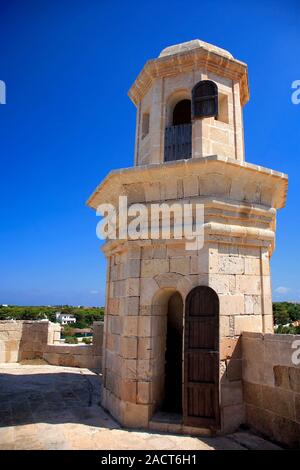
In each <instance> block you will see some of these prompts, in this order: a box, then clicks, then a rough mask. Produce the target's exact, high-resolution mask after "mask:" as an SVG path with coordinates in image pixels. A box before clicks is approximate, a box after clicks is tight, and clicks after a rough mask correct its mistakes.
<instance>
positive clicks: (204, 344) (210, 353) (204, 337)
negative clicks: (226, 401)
mask: <svg viewBox="0 0 300 470" xmlns="http://www.w3.org/2000/svg"><path fill="white" fill-rule="evenodd" d="M183 418H184V424H186V425H189V426H213V427H218V425H219V298H218V295H217V294H216V292H215V291H214V290H213V289H211V288H210V287H207V286H198V287H195V288H194V289H193V290H192V291H191V292H190V293H189V294H188V296H187V298H186V306H185V335H184V407H183Z"/></svg>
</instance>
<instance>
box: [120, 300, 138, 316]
mask: <svg viewBox="0 0 300 470" xmlns="http://www.w3.org/2000/svg"><path fill="white" fill-rule="evenodd" d="M139 308H140V298H139V297H127V298H126V300H125V308H124V314H125V315H129V316H135V315H138V314H139Z"/></svg>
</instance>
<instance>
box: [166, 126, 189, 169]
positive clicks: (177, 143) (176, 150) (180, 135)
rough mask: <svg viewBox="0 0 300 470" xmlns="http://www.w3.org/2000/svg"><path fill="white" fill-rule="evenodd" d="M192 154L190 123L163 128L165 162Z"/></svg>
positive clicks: (185, 157)
mask: <svg viewBox="0 0 300 470" xmlns="http://www.w3.org/2000/svg"><path fill="white" fill-rule="evenodd" d="M191 156H192V124H180V125H178V126H169V127H166V129H165V162H169V161H172V160H182V159H187V158H191Z"/></svg>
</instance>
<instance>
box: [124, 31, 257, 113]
mask: <svg viewBox="0 0 300 470" xmlns="http://www.w3.org/2000/svg"><path fill="white" fill-rule="evenodd" d="M197 69H202V70H203V71H205V72H211V73H214V74H215V75H219V76H221V77H226V78H229V79H231V80H234V81H236V82H239V84H240V99H241V105H244V104H246V103H247V101H248V100H249V85H248V70H247V64H245V63H244V62H241V61H239V60H237V59H235V58H234V57H233V56H232V54H230V52H228V51H226V50H225V49H221V48H220V47H217V46H214V45H213V44H209V43H207V42H204V41H201V40H200V39H194V40H192V41H188V42H183V43H181V44H176V45H173V46H169V47H166V48H165V49H163V50H162V51H161V53H160V54H159V56H158V57H157V58H156V59H150V60H148V61H147V62H146V64H145V65H144V67H143V69H142V70H141V72H140V73H139V75H138V77H137V78H136V80H135V82H134V83H133V85H132V86H131V88H130V90H129V92H128V95H129V97H130V98H131V100H132V101H133V103H134V104H135V105H137V104H138V103H139V102H140V100H141V99H142V98H143V97H144V96H145V94H146V93H147V92H148V90H149V89H150V88H151V86H152V85H153V82H154V81H155V80H156V79H159V78H163V77H170V76H172V75H173V76H175V75H177V74H179V73H181V72H189V71H191V70H197Z"/></svg>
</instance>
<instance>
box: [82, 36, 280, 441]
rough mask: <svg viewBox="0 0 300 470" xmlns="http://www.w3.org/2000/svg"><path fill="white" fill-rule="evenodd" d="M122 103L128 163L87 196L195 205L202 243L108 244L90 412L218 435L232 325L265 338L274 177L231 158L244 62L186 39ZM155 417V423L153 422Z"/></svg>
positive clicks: (232, 371)
mask: <svg viewBox="0 0 300 470" xmlns="http://www.w3.org/2000/svg"><path fill="white" fill-rule="evenodd" d="M129 96H130V98H131V99H132V101H133V102H134V104H135V105H136V107H137V124H136V146H135V166H134V167H132V168H127V169H122V170H118V171H112V172H111V173H109V175H108V176H107V177H106V179H105V180H104V181H103V182H102V183H101V184H100V185H99V186H98V187H97V188H96V190H95V191H94V193H93V194H92V196H91V197H90V198H89V200H88V205H89V206H90V207H92V208H94V209H96V208H97V207H98V205H99V204H101V203H111V204H113V205H114V206H115V207H118V197H119V196H120V195H123V196H127V198H128V204H133V203H142V204H146V205H147V206H149V205H150V204H152V203H162V202H167V203H170V204H171V203H174V202H176V203H179V204H183V203H185V202H190V203H196V202H197V203H202V204H204V234H205V237H204V247H203V248H202V249H201V250H198V251H188V250H187V249H186V246H185V240H184V239H183V240H176V239H174V238H170V239H159V240H151V239H150V240H145V239H139V240H131V239H129V240H125V239H116V240H109V241H106V243H105V244H104V246H103V251H104V253H105V255H106V257H107V290H106V310H105V325H104V340H103V345H104V346H103V347H104V350H103V397H102V404H103V406H104V407H105V408H106V409H108V410H109V411H110V412H111V414H112V415H113V416H114V417H115V418H116V419H117V420H119V421H120V422H121V423H122V424H124V425H126V426H133V427H151V428H155V429H170V424H166V422H168V421H169V422H171V423H173V424H172V426H173V428H172V429H174V430H177V431H183V432H191V431H195V432H198V431H199V432H203V428H204V429H205V430H206V432H225V431H229V430H234V429H235V428H237V427H238V425H239V424H241V423H242V422H243V420H244V404H243V396H242V361H241V355H240V344H239V343H240V342H239V338H240V335H241V333H242V332H243V331H254V332H273V317H272V299H271V286H270V268H269V261H270V256H271V255H272V252H273V249H274V240H275V219H276V210H277V209H279V208H282V207H283V206H284V205H285V198H286V188H287V176H286V175H284V174H283V173H279V172H276V171H273V170H269V169H266V168H263V167H261V166H257V165H253V164H249V163H245V161H244V138H243V119H242V108H243V105H244V104H245V103H246V102H247V101H248V99H249V90H248V76H247V66H246V65H245V64H244V63H242V62H240V61H238V60H236V59H234V58H233V57H232V55H231V54H230V53H229V52H227V51H225V50H223V49H220V48H218V47H215V46H212V45H210V44H207V43H204V42H203V41H199V40H195V41H190V42H187V43H183V44H179V45H176V46H172V47H168V48H166V49H164V50H163V51H162V52H161V54H160V55H159V57H158V58H157V59H154V60H149V61H148V62H147V63H146V65H145V66H144V68H143V70H142V71H141V73H140V74H139V76H138V77H137V79H136V81H135V82H134V84H133V85H132V87H131V89H130V91H129ZM162 421H163V422H162Z"/></svg>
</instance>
